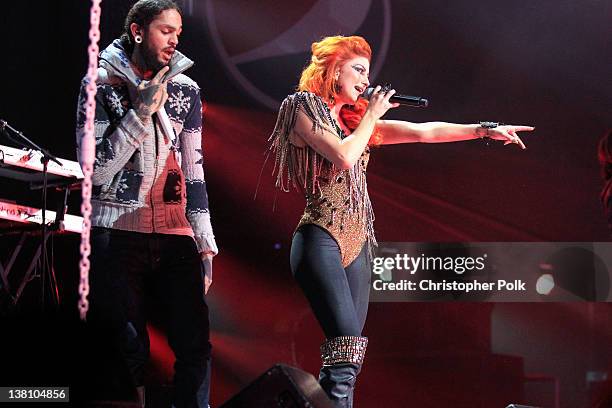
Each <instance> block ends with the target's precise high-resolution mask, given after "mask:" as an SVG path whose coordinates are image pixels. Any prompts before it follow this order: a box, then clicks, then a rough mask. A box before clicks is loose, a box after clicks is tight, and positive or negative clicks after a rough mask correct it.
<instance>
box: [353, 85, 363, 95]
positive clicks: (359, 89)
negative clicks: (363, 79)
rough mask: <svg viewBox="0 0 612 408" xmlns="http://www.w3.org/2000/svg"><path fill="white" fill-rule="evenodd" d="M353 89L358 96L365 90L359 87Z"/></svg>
mask: <svg viewBox="0 0 612 408" xmlns="http://www.w3.org/2000/svg"><path fill="white" fill-rule="evenodd" d="M355 89H356V90H357V92H359V95H361V94H362V93H363V91H365V88H362V87H360V86H355Z"/></svg>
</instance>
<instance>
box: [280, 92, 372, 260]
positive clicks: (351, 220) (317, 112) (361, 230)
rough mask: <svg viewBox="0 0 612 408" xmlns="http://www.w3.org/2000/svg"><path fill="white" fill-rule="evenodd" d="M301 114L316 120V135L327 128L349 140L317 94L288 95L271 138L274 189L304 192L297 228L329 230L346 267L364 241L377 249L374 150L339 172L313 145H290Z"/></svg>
mask: <svg viewBox="0 0 612 408" xmlns="http://www.w3.org/2000/svg"><path fill="white" fill-rule="evenodd" d="M299 112H303V113H304V114H306V116H307V117H308V118H309V119H310V120H311V121H312V131H313V132H317V131H320V132H322V131H324V130H325V131H328V132H331V133H332V134H334V135H336V136H337V137H338V138H340V139H342V138H344V137H345V135H344V133H343V132H342V130H341V129H340V127H339V126H338V125H337V123H336V122H335V120H333V119H332V117H331V112H330V110H329V107H328V106H327V104H326V103H325V102H324V101H323V100H322V99H321V98H320V97H319V96H317V95H315V94H312V93H308V92H298V93H295V94H293V95H290V96H288V97H287V98H286V99H285V100H284V101H283V104H282V106H281V109H280V111H279V114H278V119H277V121H276V126H275V128H274V132H273V133H272V135H271V136H270V138H269V140H268V141H269V142H270V151H271V152H273V153H274V155H275V163H274V173H275V175H276V187H277V188H278V189H280V190H281V191H284V192H287V191H289V188H290V185H293V186H294V187H295V188H297V189H299V190H300V191H301V192H303V193H304V195H305V197H306V208H305V210H304V214H303V215H302V218H301V219H300V221H299V223H298V226H297V228H299V227H300V226H302V225H306V224H314V225H317V226H319V227H321V228H323V229H324V230H326V231H327V232H328V233H329V234H330V235H331V236H332V237H333V238H334V239H335V240H336V242H337V243H338V246H339V248H340V254H341V257H342V265H343V266H344V267H347V266H348V265H350V263H351V262H352V261H353V260H354V259H355V258H357V256H358V255H359V253H360V252H361V249H362V248H363V245H364V244H365V243H366V242H367V244H368V246H369V250H370V251H371V250H372V247H373V246H374V245H376V239H375V237H374V227H373V223H374V213H373V211H372V205H371V203H370V198H369V196H368V190H367V183H366V168H367V165H368V160H369V157H370V149H369V147H366V148H365V150H364V152H363V153H362V154H361V157H360V158H359V160H358V161H357V163H355V165H354V166H353V167H352V168H351V169H348V170H342V169H338V168H336V167H335V166H334V165H333V164H332V163H331V162H330V161H329V160H327V159H325V158H324V157H323V156H321V155H320V154H319V153H317V152H315V151H314V150H313V149H312V148H311V147H310V146H308V145H307V146H304V147H299V146H296V145H294V144H292V143H291V142H290V140H289V137H290V135H291V133H292V132H293V129H294V126H295V123H296V118H297V115H298V113H299ZM297 228H296V230H297Z"/></svg>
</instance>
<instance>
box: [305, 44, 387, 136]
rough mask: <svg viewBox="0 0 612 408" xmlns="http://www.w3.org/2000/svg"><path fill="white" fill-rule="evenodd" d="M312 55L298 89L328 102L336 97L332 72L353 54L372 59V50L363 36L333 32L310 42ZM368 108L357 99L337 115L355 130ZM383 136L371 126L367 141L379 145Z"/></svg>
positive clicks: (353, 56) (362, 100)
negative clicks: (348, 35)
mask: <svg viewBox="0 0 612 408" xmlns="http://www.w3.org/2000/svg"><path fill="white" fill-rule="evenodd" d="M310 49H311V51H312V57H311V58H310V64H308V66H307V67H306V68H304V70H303V71H302V76H301V77H300V84H299V86H298V91H308V92H312V93H314V94H316V95H319V96H320V97H321V98H323V100H324V101H325V102H326V103H327V104H328V105H331V102H332V101H333V100H335V99H336V98H337V97H338V93H337V89H336V86H335V85H336V84H335V82H336V81H335V79H334V73H335V72H336V71H337V70H338V69H340V66H341V65H342V64H344V63H345V62H346V61H348V60H350V59H352V58H355V57H365V58H367V59H368V61H369V60H370V59H371V58H372V49H371V48H370V45H369V44H368V43H367V41H366V40H365V39H364V38H363V37H359V36H356V35H354V36H350V37H344V36H342V35H336V36H332V37H325V38H323V39H322V40H321V41H319V42H314V43H312V46H311V47H310ZM367 107H368V101H367V100H365V99H361V98H360V99H358V100H357V102H356V103H355V104H354V105H344V106H343V107H342V109H341V110H340V118H341V119H342V121H343V122H344V123H345V124H346V126H347V127H348V128H349V129H350V130H351V131H354V130H355V129H356V128H357V126H359V123H360V122H361V119H362V118H363V115H364V114H365V111H366V108H367ZM381 142H382V135H381V133H380V132H379V131H378V130H376V129H374V132H373V133H372V135H371V136H370V141H369V144H373V145H377V144H381Z"/></svg>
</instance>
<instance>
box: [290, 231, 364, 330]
mask: <svg viewBox="0 0 612 408" xmlns="http://www.w3.org/2000/svg"><path fill="white" fill-rule="evenodd" d="M368 258H369V257H368V254H367V246H366V245H364V247H363V248H362V249H361V252H360V254H359V256H358V257H357V258H356V259H355V260H354V261H353V262H352V263H351V264H350V265H349V266H347V267H346V268H344V267H343V266H342V259H341V257H340V249H339V247H338V243H337V242H336V241H335V240H334V239H333V238H332V237H331V235H329V233H328V232H327V231H325V230H324V229H322V228H320V227H318V226H316V225H303V226H301V227H300V228H299V229H298V230H297V231H296V233H295V235H294V237H293V242H292V244H291V271H292V273H293V275H294V277H295V279H296V281H297V283H298V285H299V286H300V288H301V289H302V291H303V292H304V294H305V295H306V298H307V299H308V302H309V303H310V306H311V308H312V310H313V312H314V314H315V317H316V318H317V320H318V321H319V324H320V325H321V328H322V329H323V332H324V333H325V337H326V338H328V339H331V338H333V337H338V336H361V331H362V330H363V326H364V324H365V319H366V314H367V312H368V301H369V298H370V279H371V268H370V261H369V259H368Z"/></svg>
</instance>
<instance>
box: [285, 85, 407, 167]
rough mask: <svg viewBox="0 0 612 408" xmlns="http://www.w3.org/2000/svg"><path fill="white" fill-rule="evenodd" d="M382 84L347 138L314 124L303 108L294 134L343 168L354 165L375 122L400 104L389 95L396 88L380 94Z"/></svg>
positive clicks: (297, 119) (368, 138)
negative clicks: (391, 99)
mask: <svg viewBox="0 0 612 408" xmlns="http://www.w3.org/2000/svg"><path fill="white" fill-rule="evenodd" d="M379 89H380V87H377V88H376V89H375V92H374V93H373V94H372V97H371V98H370V103H369V104H368V108H367V110H366V112H365V114H364V115H363V118H362V119H361V122H360V123H359V126H357V128H356V129H355V130H354V131H353V133H351V134H350V135H349V136H347V137H345V138H344V139H340V138H338V136H337V135H336V134H335V133H332V131H330V130H328V129H325V128H320V127H317V128H316V129H315V127H314V126H313V122H312V119H310V118H309V117H308V116H307V115H306V114H305V113H304V112H303V111H302V110H300V111H298V114H297V117H296V122H295V127H294V130H293V131H294V133H295V134H296V135H297V136H298V137H299V138H300V139H301V140H303V141H304V142H305V143H306V144H308V145H309V146H310V147H311V148H312V149H314V150H315V151H316V152H317V153H319V154H320V155H321V156H323V157H325V158H326V159H327V160H329V161H330V162H332V163H333V164H334V166H336V167H338V168H340V169H350V168H352V167H353V166H354V165H355V163H356V162H357V160H359V157H360V156H361V154H362V153H363V151H364V149H365V148H366V146H367V144H368V141H369V140H370V136H371V135H372V132H374V126H375V125H376V121H377V120H378V119H379V118H380V117H381V116H383V115H384V114H385V113H386V112H387V111H388V110H389V109H390V108H394V107H396V106H398V104H396V103H391V102H389V98H390V97H391V96H392V95H393V94H394V93H395V91H394V90H391V91H389V92H387V93H386V94H382V93H379V92H378V91H379Z"/></svg>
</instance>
